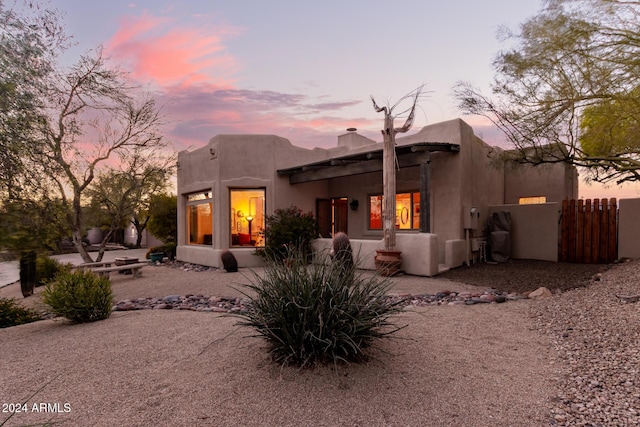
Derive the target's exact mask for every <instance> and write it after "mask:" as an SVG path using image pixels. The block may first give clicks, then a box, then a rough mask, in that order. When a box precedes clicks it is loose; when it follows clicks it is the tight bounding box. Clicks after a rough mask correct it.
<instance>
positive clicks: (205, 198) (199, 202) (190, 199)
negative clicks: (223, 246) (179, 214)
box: [184, 190, 215, 246]
mask: <svg viewBox="0 0 640 427" xmlns="http://www.w3.org/2000/svg"><path fill="white" fill-rule="evenodd" d="M184 196H185V198H186V203H185V210H186V212H185V216H186V221H185V227H186V242H187V245H189V246H213V235H214V234H215V233H214V230H215V227H214V223H215V221H214V215H213V192H212V191H211V190H201V191H195V192H192V193H189V194H185V195H184ZM200 196H202V197H200ZM203 205H209V216H210V217H211V224H210V225H211V234H210V236H211V237H210V240H211V241H210V242H208V241H207V240H208V239H207V236H209V234H208V233H203V234H202V236H203V242H202V243H198V242H197V241H196V242H193V241H191V236H192V234H191V231H192V229H191V227H192V221H191V218H192V209H193V207H194V206H196V207H198V206H203ZM196 212H197V208H196ZM196 234H197V229H196Z"/></svg>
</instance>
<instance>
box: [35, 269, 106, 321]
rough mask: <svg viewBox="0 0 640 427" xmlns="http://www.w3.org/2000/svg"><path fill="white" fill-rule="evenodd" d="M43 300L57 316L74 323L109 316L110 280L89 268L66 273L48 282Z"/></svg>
mask: <svg viewBox="0 0 640 427" xmlns="http://www.w3.org/2000/svg"><path fill="white" fill-rule="evenodd" d="M42 301H43V302H44V303H45V304H46V305H48V306H49V307H51V311H52V312H53V313H55V314H57V315H58V316H62V317H65V318H67V319H69V320H71V321H72V322H74V323H86V322H95V321H96V320H102V319H106V318H107V317H109V316H110V315H111V307H112V305H113V293H112V292H111V283H110V282H109V279H108V278H106V277H101V276H98V275H96V274H95V273H92V272H90V271H76V272H65V273H62V274H59V275H58V276H57V277H56V279H55V280H54V281H52V282H49V283H48V284H47V285H46V287H45V289H44V291H43V292H42Z"/></svg>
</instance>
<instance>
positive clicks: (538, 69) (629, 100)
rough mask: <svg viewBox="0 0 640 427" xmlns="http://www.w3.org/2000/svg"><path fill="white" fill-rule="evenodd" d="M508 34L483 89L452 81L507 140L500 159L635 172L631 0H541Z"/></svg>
mask: <svg viewBox="0 0 640 427" xmlns="http://www.w3.org/2000/svg"><path fill="white" fill-rule="evenodd" d="M544 4H545V7H544V8H543V9H542V10H541V11H540V12H539V13H538V14H537V15H536V16H534V17H532V18H530V19H528V20H527V21H525V22H524V23H523V24H522V25H521V26H520V29H519V31H518V32H517V33H515V34H508V35H509V36H510V37H509V39H510V40H511V41H513V42H514V44H513V45H512V47H510V48H508V49H506V50H503V51H501V52H499V53H498V55H497V56H496V58H495V60H494V63H493V68H494V70H495V72H496V75H495V78H494V81H493V84H492V92H493V94H492V95H491V96H488V95H485V94H482V93H480V91H479V90H477V89H476V88H474V87H473V85H472V84H471V83H468V82H463V83H459V84H458V85H457V87H456V89H455V92H456V97H457V99H458V101H459V106H460V108H461V109H462V110H463V111H464V112H466V113H470V114H478V115H482V116H485V117H487V118H488V119H489V120H491V121H492V122H493V124H494V125H496V126H497V127H498V128H499V129H500V130H502V131H503V132H504V134H505V135H506V137H507V139H508V141H509V142H510V143H511V144H513V146H514V147H515V149H514V150H511V151H509V152H507V154H508V156H507V160H510V161H515V162H518V163H531V164H540V163H558V162H565V163H569V164H573V165H575V166H579V167H583V168H585V170H586V171H587V172H588V174H589V178H590V179H592V180H594V181H599V182H617V183H622V182H625V181H631V182H633V181H639V180H640V136H639V135H640V133H639V130H640V89H639V88H640V61H638V58H639V57H640V1H633V0H546V1H545V2H544Z"/></svg>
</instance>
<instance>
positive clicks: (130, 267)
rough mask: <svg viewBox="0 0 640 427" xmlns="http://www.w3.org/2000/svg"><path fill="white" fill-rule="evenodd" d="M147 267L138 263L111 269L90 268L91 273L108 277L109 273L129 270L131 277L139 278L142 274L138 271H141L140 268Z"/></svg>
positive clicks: (142, 263)
mask: <svg viewBox="0 0 640 427" xmlns="http://www.w3.org/2000/svg"><path fill="white" fill-rule="evenodd" d="M148 265H149V263H148V262H139V263H136V264H124V265H114V266H113V267H98V268H92V269H91V271H93V272H94V273H96V274H100V275H103V276H106V277H109V273H111V272H112V271H125V270H131V272H132V273H133V277H140V276H142V272H141V271H140V270H142V267H147V266H148Z"/></svg>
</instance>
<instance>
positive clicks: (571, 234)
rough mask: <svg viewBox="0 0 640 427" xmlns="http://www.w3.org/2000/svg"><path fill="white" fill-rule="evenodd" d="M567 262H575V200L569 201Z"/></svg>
mask: <svg viewBox="0 0 640 427" xmlns="http://www.w3.org/2000/svg"><path fill="white" fill-rule="evenodd" d="M568 219H569V262H576V200H575V199H571V200H570V201H569V218H568Z"/></svg>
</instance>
